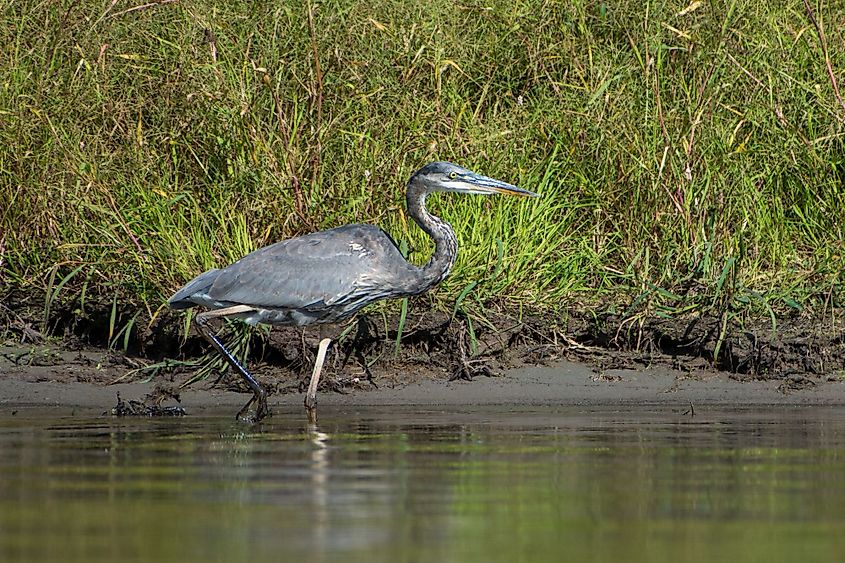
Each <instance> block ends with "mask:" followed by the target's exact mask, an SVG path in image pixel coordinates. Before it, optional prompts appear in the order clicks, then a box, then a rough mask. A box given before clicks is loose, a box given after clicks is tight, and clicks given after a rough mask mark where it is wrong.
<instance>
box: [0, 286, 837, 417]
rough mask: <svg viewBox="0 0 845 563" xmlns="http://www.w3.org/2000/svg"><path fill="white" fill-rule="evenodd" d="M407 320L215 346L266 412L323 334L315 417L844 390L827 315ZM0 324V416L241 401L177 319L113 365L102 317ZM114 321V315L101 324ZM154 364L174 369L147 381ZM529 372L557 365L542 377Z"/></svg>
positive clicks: (292, 400) (823, 396)
mask: <svg viewBox="0 0 845 563" xmlns="http://www.w3.org/2000/svg"><path fill="white" fill-rule="evenodd" d="M422 309H424V304H423V303H421V302H417V303H415V304H414V303H412V307H411V314H409V316H408V318H407V321H406V323H405V325H404V327H403V329H402V332H401V339H400V338H399V337H400V334H399V329H398V327H399V322H398V319H394V318H383V317H380V316H378V315H375V314H371V315H360V316H359V317H358V318H357V319H356V320H355V321H353V323H352V324H348V325H345V326H328V327H322V328H313V329H308V330H306V331H302V330H299V329H292V328H274V329H273V330H270V331H266V330H260V329H259V330H255V329H253V330H250V331H246V330H245V328H244V325H242V324H240V323H233V324H232V325H230V327H228V328H224V329H223V330H222V331H221V335H222V336H223V338H224V340H226V341H227V342H230V343H235V346H236V347H237V346H238V345H240V346H242V347H243V346H248V349H249V353H248V359H247V361H248V364H249V366H250V369H251V370H252V371H253V372H254V374H255V375H256V376H257V377H258V379H259V380H260V381H262V383H263V384H265V386H266V387H267V388H268V389H269V390H270V391H271V393H272V394H273V398H272V401H271V404H272V403H275V404H291V405H293V404H296V403H298V402H299V401H301V393H302V392H303V391H304V389H305V385H306V383H307V379H308V376H309V374H310V369H311V366H312V363H313V360H314V354H315V352H316V347H317V343H318V341H319V339H320V338H321V337H322V336H330V337H332V338H334V339H335V343H334V344H333V348H332V349H331V352H330V355H329V358H328V361H327V364H326V366H327V369H326V371H325V372H324V377H323V379H322V382H321V387H320V404H321V405H327V404H344V402H351V403H349V404H366V403H367V402H371V403H372V404H400V403H401V404H428V403H426V401H431V402H432V403H431V404H441V403H442V404H444V405H445V404H489V403H496V402H497V401H498V402H500V403H501V404H529V405H530V404H571V403H573V402H577V401H585V402H587V403H590V402H591V401H595V402H598V403H613V402H619V401H628V402H640V403H650V402H656V403H659V404H670V403H683V402H684V401H693V402H696V401H697V402H719V401H725V402H727V403H729V404H732V403H733V402H735V403H736V404H756V403H759V402H762V403H771V404H781V403H784V402H785V403H790V404H791V403H793V402H799V403H800V402H802V401H809V402H811V403H814V404H816V403H819V404H822V403H825V402H828V401H833V402H834V403H837V404H838V401H839V400H840V399H839V395H837V394H836V393H838V391H836V390H838V389H839V387H838V382H839V381H841V380H842V379H843V378H845V333H843V329H842V328H840V327H842V326H843V325H845V323H843V322H841V321H842V320H843V319H842V315H841V314H839V316H837V314H838V313H837V314H832V316H830V315H829V316H828V317H825V319H824V322H820V321H818V320H812V319H809V318H804V317H801V316H798V315H796V316H793V317H786V318H783V319H780V320H779V322H778V323H777V325H776V327H777V329H776V330H774V329H773V325H772V323H771V322H763V321H760V322H757V323H754V322H750V321H746V322H743V323H742V324H739V323H738V322H736V321H730V322H725V319H723V318H719V317H704V316H695V317H690V318H687V319H680V318H675V319H662V318H645V317H643V318H637V319H634V318H631V317H622V316H618V315H614V314H611V313H601V314H595V315H594V314H591V313H586V312H584V313H577V314H576V313H573V314H569V315H568V316H567V317H566V318H561V317H558V316H552V315H550V314H545V315H539V314H537V315H521V316H518V317H517V316H513V315H508V314H505V313H502V312H493V311H490V310H488V311H486V315H485V317H483V318H480V317H478V316H468V315H466V314H464V313H462V312H461V311H457V312H456V313H455V314H454V315H448V314H444V313H438V312H432V311H427V312H422V313H420V312H419V311H420V310H422ZM32 314H33V315H35V313H34V312H33V313H32ZM9 318H10V319H12V320H11V321H8V322H7V324H6V327H5V331H4V332H3V334H5V335H6V339H5V342H6V345H5V346H0V401H2V403H4V404H7V405H11V404H18V405H22V404H42V405H47V404H55V405H67V406H89V407H94V406H95V405H96V407H97V408H102V409H105V408H106V407H111V406H113V405H114V403H115V393H116V391H117V390H120V389H122V388H121V387H119V386H115V385H108V384H111V383H115V382H120V383H121V384H126V383H131V384H132V385H131V386H130V387H127V388H126V393H128V394H127V395H124V396H125V397H126V398H130V397H139V396H141V395H143V394H144V393H146V392H148V391H149V390H150V386H149V385H146V386H145V385H140V386H139V385H138V382H140V381H147V380H149V381H151V382H153V383H156V384H164V385H165V386H167V387H168V388H172V389H174V390H175V391H176V392H178V393H180V394H181V395H182V396H183V397H193V398H194V400H195V404H196V405H199V406H211V405H221V406H222V405H226V406H235V405H240V404H242V403H243V402H244V401H245V397H246V395H242V394H238V393H232V392H231V391H238V390H243V389H242V387H241V383H240V381H239V380H238V379H237V378H233V377H231V376H230V374H229V373H228V372H227V371H226V370H225V369H221V367H222V366H223V363H222V361H221V360H220V359H219V358H218V357H217V356H216V355H214V354H210V355H208V356H205V357H204V356H203V355H204V354H205V353H206V352H207V351H208V346H207V345H206V343H205V341H204V340H202V339H201V338H199V337H198V336H197V335H196V334H195V333H193V332H192V333H191V334H190V335H189V337H188V338H187V339H185V338H184V337H183V334H181V333H180V330H181V329H182V327H183V326H184V324H183V322H182V319H181V317H179V316H177V315H173V314H171V313H169V312H165V313H163V314H162V316H161V317H160V318H157V320H156V322H154V323H149V322H141V321H140V320H136V322H134V323H133V324H132V325H131V326H130V327H129V329H128V333H125V334H128V336H126V337H125V338H122V339H121V341H122V342H123V343H125V344H126V347H127V349H126V351H125V352H120V353H117V352H114V353H112V352H109V351H108V350H107V346H108V344H109V339H108V336H107V334H108V331H107V327H105V326H104V325H103V319H108V318H109V316H108V315H106V314H105V312H100V313H93V312H91V311H90V310H89V313H87V315H86V317H85V318H81V317H79V316H73V315H72V314H71V313H70V312H69V310H68V309H66V308H65V309H58V310H57V312H56V313H54V318H55V322H54V323H53V324H52V325H51V326H50V330H51V331H52V333H53V334H59V335H61V336H62V338H60V339H57V338H55V337H54V338H51V339H45V338H44V337H43V335H42V334H41V333H40V332H39V331H38V330H37V329H36V328H34V327H37V326H39V325H38V324H35V323H34V322H31V321H25V320H24V319H25V318H26V317H25V316H23V315H21V314H16V315H15V316H14V318H12V317H9ZM32 318H35V317H34V316H33V317H32ZM122 322H125V319H122V318H121V317H120V315H119V314H118V315H117V318H116V323H115V325H116V326H121V323H122ZM192 330H193V329H192ZM104 334H105V335H106V336H104ZM397 340H401V342H400V345H399V346H398V347H397ZM238 343H239V344H238ZM112 344H114V342H112ZM165 360H178V361H179V362H182V364H181V365H180V364H174V363H172V362H171V363H169V364H168V366H167V367H165V368H162V367H161V363H162V362H163V361H165ZM566 360H569V362H565V361H566ZM561 362H564V363H561ZM573 362H574V363H573ZM191 364H193V365H191ZM215 364H216V365H215ZM156 366H158V367H156ZM197 366H204V367H205V368H206V371H205V372H202V373H203V374H204V376H205V377H204V378H203V379H202V380H200V381H197V382H196V383H193V384H191V385H190V386H187V387H186V384H187V383H188V382H190V381H191V380H192V378H194V377H195V376H196V375H197V373H198V367H197ZM544 366H557V367H551V368H550V369H552V371H550V372H549V371H546V370H545V368H544ZM560 366H565V367H560ZM521 368H523V369H521ZM742 382H756V383H754V384H752V385H747V386H742V385H741V383H742ZM107 385H108V386H107ZM210 388H212V389H211V390H209V389H210ZM77 389H78V391H77ZM829 393H832V395H831V396H830V397H828V394H829ZM88 397H92V399H91V400H93V401H94V403H91V402H88V399H87V398H88Z"/></svg>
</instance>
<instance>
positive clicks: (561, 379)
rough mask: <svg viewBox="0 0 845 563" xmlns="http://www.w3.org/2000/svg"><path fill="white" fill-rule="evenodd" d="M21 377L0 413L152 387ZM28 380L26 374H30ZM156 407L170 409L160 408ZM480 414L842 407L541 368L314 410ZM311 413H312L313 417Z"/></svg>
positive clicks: (676, 378)
mask: <svg viewBox="0 0 845 563" xmlns="http://www.w3.org/2000/svg"><path fill="white" fill-rule="evenodd" d="M27 375H28V374H27V370H26V369H22V370H18V372H17V373H7V374H4V376H3V377H0V412H3V411H5V412H7V413H8V412H9V411H13V412H17V411H20V410H26V409H30V408H56V409H72V410H73V411H74V412H75V413H76V412H77V411H79V412H91V413H96V414H101V413H103V414H105V413H108V412H109V411H110V410H111V408H112V407H113V406H114V405H115V404H116V402H117V393H120V396H121V398H123V399H124V400H129V399H137V400H143V398H144V395H145V394H147V393H150V392H152V391H153V389H154V387H155V384H154V383H151V382H148V383H118V384H113V385H109V384H104V383H101V382H85V381H72V380H65V381H60V380H57V379H51V378H49V377H44V376H40V377H36V378H28V377H27ZM30 375H31V374H30ZM179 394H180V398H181V403H179V404H180V406H181V407H183V408H184V409H185V410H186V411H187V414H188V415H189V416H190V415H191V414H193V413H196V414H202V413H207V412H212V411H214V412H217V411H220V412H222V411H226V412H228V411H231V412H232V413H233V414H234V412H236V410H237V409H238V408H240V407H241V406H243V404H244V402H245V401H246V400H247V399H248V394H246V393H238V392H234V391H228V390H225V389H220V388H215V389H210V388H208V384H205V385H204V384H202V383H200V384H197V385H196V386H195V387H193V388H189V389H183V390H180V391H179ZM303 397H304V394H303V393H287V394H274V395H272V396H271V397H270V399H269V404H270V408H271V410H273V411H275V412H277V413H281V412H285V413H287V412H295V411H298V410H300V409H302V408H303V407H302V401H303ZM163 404H177V403H176V402H175V401H167V402H165V403H163ZM400 406H401V407H432V408H436V407H485V406H501V407H515V408H522V407H526V408H530V407H550V406H583V407H613V406H619V407H626V408H631V407H638V406H641V407H644V408H647V407H663V408H671V409H674V410H677V411H679V412H680V411H688V410H689V409H690V408H691V406H692V407H693V408H698V407H700V406H720V407H745V406H749V407H750V406H753V407H764V406H845V381H841V380H829V381H820V382H814V383H805V386H804V387H803V388H800V389H786V388H785V387H784V382H783V381H773V380H768V381H738V380H736V379H732V378H730V377H728V376H727V375H724V374H719V373H712V372H711V373H698V374H688V373H686V372H681V371H677V370H672V369H669V368H665V367H653V368H647V369H640V370H632V369H619V370H607V371H605V372H603V373H602V375H601V376H598V375H597V374H596V373H595V372H594V371H593V370H592V369H591V368H590V367H588V366H587V365H584V364H579V363H575V362H569V361H560V362H556V363H555V364H554V365H551V366H548V367H522V368H516V369H512V370H508V371H506V372H505V373H504V374H503V375H501V376H497V377H476V378H475V379H473V381H451V382H449V381H445V380H442V379H435V378H422V379H417V380H416V381H413V382H410V383H406V384H402V385H396V386H395V387H393V388H391V387H390V386H389V385H387V384H383V385H382V386H381V387H380V388H378V389H369V390H362V389H355V390H351V391H349V392H346V393H338V392H321V393H319V394H318V409H319V408H320V407H326V408H329V409H330V408H335V407H344V408H347V407H385V408H387V407H400ZM318 412H319V410H318Z"/></svg>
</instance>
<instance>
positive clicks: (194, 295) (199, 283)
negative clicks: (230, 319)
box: [167, 268, 220, 309]
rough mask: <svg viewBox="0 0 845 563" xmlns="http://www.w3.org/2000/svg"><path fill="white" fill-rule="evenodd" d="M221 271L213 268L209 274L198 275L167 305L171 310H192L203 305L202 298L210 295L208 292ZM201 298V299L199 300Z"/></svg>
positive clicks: (173, 296)
mask: <svg viewBox="0 0 845 563" xmlns="http://www.w3.org/2000/svg"><path fill="white" fill-rule="evenodd" d="M219 271H220V270H218V269H216V268H212V269H211V270H208V271H207V272H203V273H202V274H200V275H198V276H197V277H195V278H194V279H192V280H191V281H189V282H188V283H187V284H185V287H183V288H182V289H180V290H179V291H177V292H176V293H174V294H173V295H172V296H171V297H170V299H168V300H167V304H168V305H170V308H171V309H190V308H191V307H193V306H195V305H200V304H201V303H202V296H203V295H207V294H208V290H209V289H210V288H211V285H212V284H213V283H214V280H216V279H217V273H218V272H219ZM198 298H199V299H198Z"/></svg>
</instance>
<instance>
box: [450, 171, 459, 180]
mask: <svg viewBox="0 0 845 563" xmlns="http://www.w3.org/2000/svg"><path fill="white" fill-rule="evenodd" d="M457 177H458V173H457V172H449V178H451V179H452V180H454V179H455V178H457Z"/></svg>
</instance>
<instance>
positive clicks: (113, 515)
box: [0, 407, 845, 563]
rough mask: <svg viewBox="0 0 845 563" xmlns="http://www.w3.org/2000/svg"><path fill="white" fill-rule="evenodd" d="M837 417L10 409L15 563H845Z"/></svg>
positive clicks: (8, 556) (4, 455)
mask: <svg viewBox="0 0 845 563" xmlns="http://www.w3.org/2000/svg"><path fill="white" fill-rule="evenodd" d="M843 410H845V409H842V408H829V407H828V408H809V407H803V408H788V409H784V408H782V407H780V408H770V409H767V408H760V407H755V408H753V409H750V408H749V409H745V410H743V409H730V410H726V409H716V408H710V409H704V408H699V409H697V412H696V413H695V415H694V416H693V415H691V414H690V413H687V414H683V413H681V412H674V411H672V410H671V409H666V408H651V409H649V408H645V407H640V408H626V409H613V408H580V407H561V408H555V407H547V408H530V409H528V408H524V409H520V408H503V407H495V408H494V407H488V408H472V409H463V410H461V409H459V408H457V407H455V408H450V410H448V411H442V410H436V409H419V408H416V409H414V408H408V409H395V408H384V409H377V408H367V409H353V408H334V409H322V410H321V411H320V420H319V423H318V425H316V426H309V425H308V424H307V423H306V422H305V420H304V416H303V415H302V414H301V413H300V412H299V411H298V410H297V412H296V413H287V414H286V413H280V412H277V413H276V415H275V416H274V417H273V418H272V419H270V421H269V422H268V423H266V424H263V425H261V426H260V427H257V428H256V427H249V426H246V425H243V424H240V423H237V422H235V421H234V420H232V419H231V413H229V412H226V413H221V414H220V415H219V416H202V417H197V416H191V417H186V418H182V419H116V418H110V417H105V416H90V415H86V416H79V415H77V416H73V415H72V414H70V413H67V414H66V415H65V416H57V415H56V414H55V413H54V412H52V411H49V410H27V409H22V410H20V411H19V412H17V413H16V414H14V415H12V413H11V412H6V413H3V414H2V416H0V561H4V562H6V561H27V562H36V561H87V562H94V561H138V560H147V561H177V560H178V561H184V562H189V561H233V562H234V561H292V560H304V561H334V560H339V561H368V562H374V561H462V562H463V561H610V560H613V561H626V562H630V561H672V562H678V561H684V562H687V561H766V562H767V563H770V562H772V561H804V562H806V561H842V560H845V412H843Z"/></svg>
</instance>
